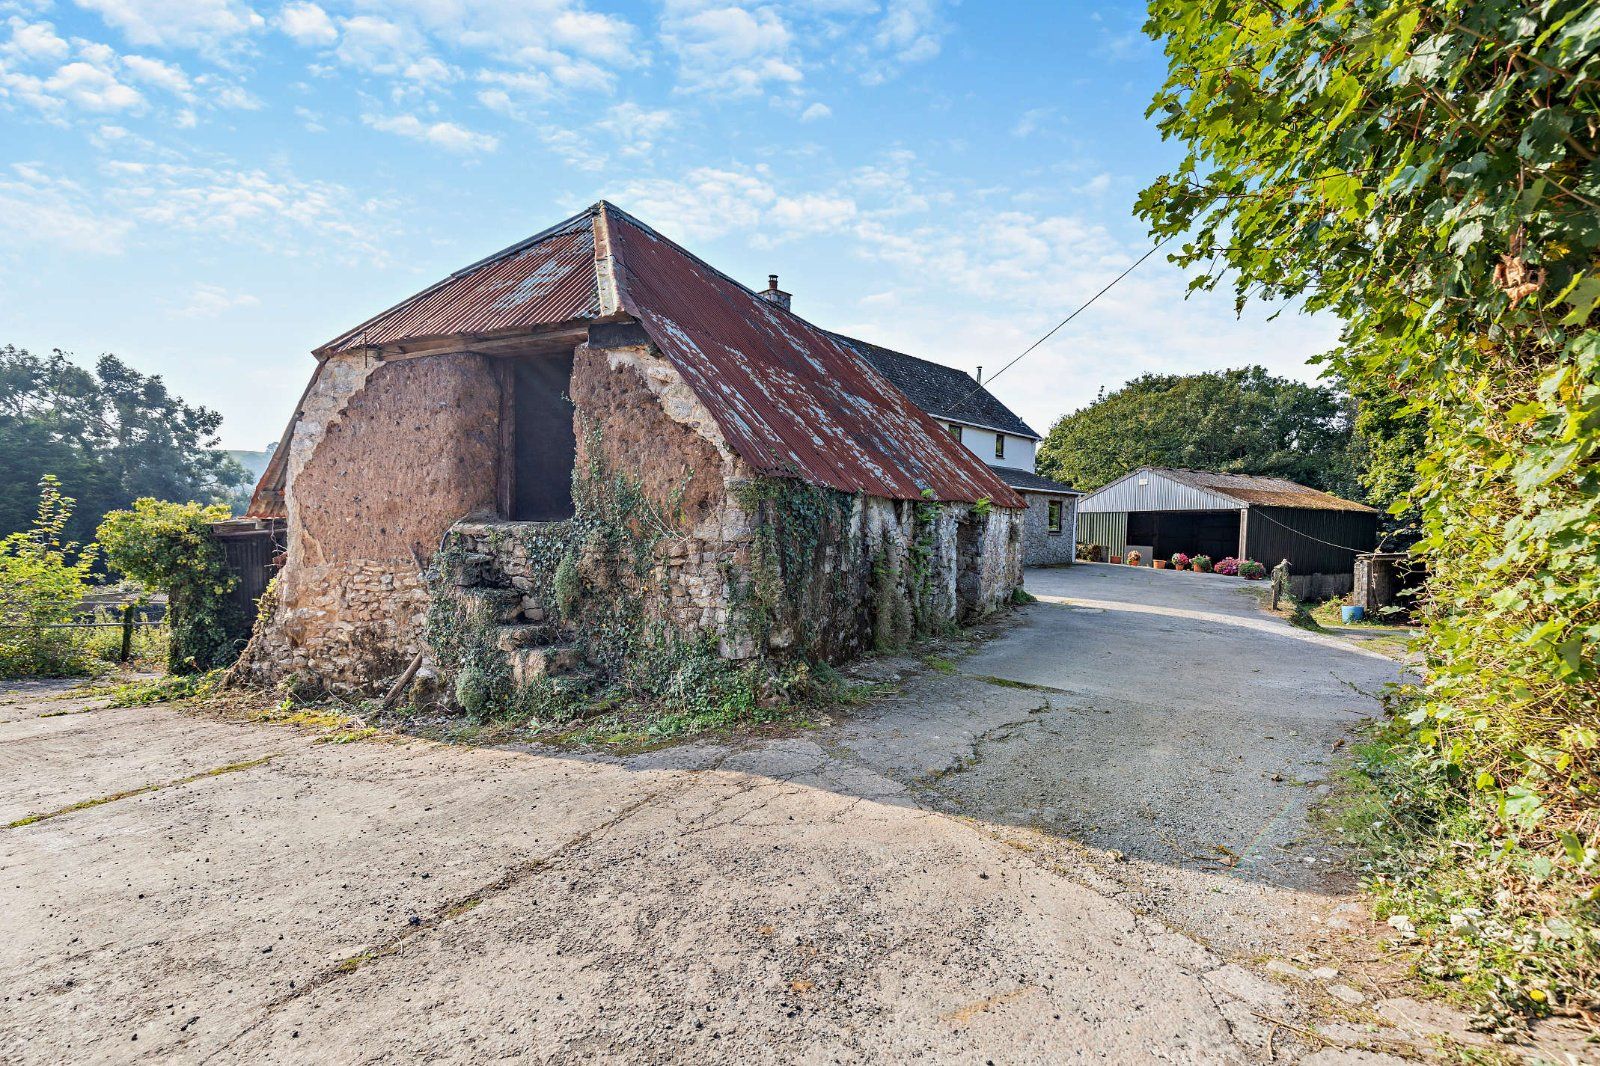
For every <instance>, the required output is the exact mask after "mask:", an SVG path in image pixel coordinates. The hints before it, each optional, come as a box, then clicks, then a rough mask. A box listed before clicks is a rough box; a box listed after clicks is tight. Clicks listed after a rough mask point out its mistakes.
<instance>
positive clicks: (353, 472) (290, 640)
mask: <svg viewBox="0 0 1600 1066" xmlns="http://www.w3.org/2000/svg"><path fill="white" fill-rule="evenodd" d="M302 412H303V413H302V417H301V418H300V420H299V421H298V423H297V424H296V426H295V430H294V434H293V436H292V438H291V440H290V443H289V448H290V453H289V456H288V470H287V485H288V491H287V494H286V496H287V502H288V520H287V536H288V557H287V559H286V561H285V565H284V568H283V570H282V572H281V573H280V574H279V576H278V578H277V580H276V581H275V582H274V584H273V587H272V588H271V590H270V591H269V594H268V595H269V597H270V599H269V602H268V603H267V604H266V610H265V611H264V612H263V618H262V620H261V621H260V622H259V623H258V625H257V628H256V631H255V634H254V635H253V636H252V638H251V641H250V645H249V647H248V648H246V650H245V653H244V655H243V657H242V658H241V660H240V665H239V671H240V674H241V675H242V676H244V677H248V678H252V679H255V680H260V681H277V680H280V679H283V678H285V677H288V676H290V675H293V674H297V673H298V674H305V675H306V676H307V678H308V679H311V678H313V677H314V678H315V679H316V680H318V681H320V682H322V683H324V684H327V685H329V686H331V687H335V688H339V687H349V686H351V685H357V684H360V683H362V682H364V681H366V682H369V681H370V679H372V678H381V677H385V676H388V675H391V674H393V673H396V672H397V671H398V670H399V669H400V668H402V667H403V666H404V664H405V663H406V661H407V660H409V659H410V658H411V656H412V655H414V654H415V653H416V651H417V650H418V649H419V648H420V647H421V641H422V626H423V621H424V616H425V613H426V610H427V589H426V587H425V582H424V580H423V576H422V572H423V570H424V569H425V568H426V566H427V562H428V560H429V558H431V557H432V555H433V553H434V551H435V550H437V548H438V545H439V539H440V537H442V536H443V535H444V532H445V530H447V529H448V528H449V527H450V526H451V525H452V524H453V523H455V522H456V521H459V520H460V519H461V518H463V517H465V516H467V515H469V514H473V513H488V512H490V511H492V509H493V507H494V485H495V480H496V476H495V471H496V470H497V466H498V463H499V455H500V453H499V447H498V436H497V428H496V427H497V426H498V422H499V387H498V385H497V383H496V379H495V375H494V373H493V370H492V367H491V366H490V365H489V362H488V360H486V359H484V358H483V357H482V356H477V355H445V356H438V357H434V358H428V359H407V360H399V361H393V362H384V361H380V360H376V359H373V358H371V357H369V356H367V355H365V354H362V353H351V354H346V355H338V356H333V357H331V358H330V359H328V360H327V361H326V363H324V364H323V366H322V367H321V368H320V372H319V373H318V375H317V382H316V385H315V386H314V388H313V389H312V391H311V392H310V394H309V395H308V396H307V397H306V400H305V402H304V404H303V406H302ZM397 664H398V665H397Z"/></svg>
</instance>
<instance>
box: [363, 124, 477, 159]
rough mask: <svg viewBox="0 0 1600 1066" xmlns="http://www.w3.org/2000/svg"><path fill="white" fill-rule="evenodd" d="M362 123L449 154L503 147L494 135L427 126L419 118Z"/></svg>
mask: <svg viewBox="0 0 1600 1066" xmlns="http://www.w3.org/2000/svg"><path fill="white" fill-rule="evenodd" d="M361 121H362V122H365V123H366V124H367V125H368V126H371V127H372V128H373V129H375V130H382V131H383V132H385V133H394V134H398V135H399V136H401V137H410V138H412V139H414V140H418V141H426V142H427V143H429V144H432V145H437V146H438V147H440V148H443V149H445V150H446V151H450V152H460V153H473V152H492V151H494V150H495V149H496V148H498V147H500V139H499V138H498V137H496V136H494V135H493V134H488V133H478V132H476V131H475V130H469V129H467V128H466V127H465V126H461V125H458V124H456V123H454V122H445V121H438V122H425V121H423V120H422V119H420V118H418V117H417V116H416V115H362V116H361Z"/></svg>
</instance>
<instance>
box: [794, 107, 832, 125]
mask: <svg viewBox="0 0 1600 1066" xmlns="http://www.w3.org/2000/svg"><path fill="white" fill-rule="evenodd" d="M831 114H833V108H831V107H829V106H828V105H827V104H822V103H816V104H812V105H811V106H810V107H808V108H806V109H805V110H804V111H802V112H800V121H801V122H815V121H817V120H818V119H823V118H827V117H828V116H829V115H831Z"/></svg>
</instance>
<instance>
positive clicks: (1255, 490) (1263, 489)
mask: <svg viewBox="0 0 1600 1066" xmlns="http://www.w3.org/2000/svg"><path fill="white" fill-rule="evenodd" d="M1141 469H1143V470H1147V471H1149V472H1150V473H1152V474H1159V475H1160V476H1162V477H1165V478H1169V479H1171V480H1173V481H1176V482H1177V483H1178V484H1180V485H1188V486H1189V487H1190V488H1194V489H1200V490H1202V491H1205V492H1216V493H1220V494H1222V495H1223V496H1227V497H1229V498H1231V499H1235V500H1238V501H1239V502H1240V503H1245V504H1251V505H1259V506H1262V507H1301V508H1305V509H1306V510H1311V511H1369V512H1372V513H1374V514H1376V513H1377V512H1376V511H1374V510H1373V508H1371V507H1368V506H1367V505H1366V504H1362V503H1356V502H1355V501H1354V500H1345V499H1340V498H1339V497H1338V496H1334V495H1332V494H1331V493H1327V492H1323V491H1322V490H1321V489H1313V488H1307V487H1306V486H1305V485H1301V484H1299V483H1298V482H1294V481H1290V480H1288V479H1287V478H1281V477H1264V476H1262V475H1259V474H1220V473H1217V472H1215V471H1212V470H1187V469H1183V468H1181V467H1167V466H1151V467H1142V468H1141ZM1137 472H1138V471H1135V473H1137Z"/></svg>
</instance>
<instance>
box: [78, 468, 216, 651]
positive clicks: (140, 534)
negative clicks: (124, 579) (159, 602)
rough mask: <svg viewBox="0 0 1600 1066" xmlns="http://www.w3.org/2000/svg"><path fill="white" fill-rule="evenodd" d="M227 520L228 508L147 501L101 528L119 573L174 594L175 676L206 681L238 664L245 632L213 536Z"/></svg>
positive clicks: (170, 618) (115, 514)
mask: <svg viewBox="0 0 1600 1066" xmlns="http://www.w3.org/2000/svg"><path fill="white" fill-rule="evenodd" d="M227 517H228V509H227V507H225V506H223V505H221V504H212V505H210V506H202V505H201V504H198V503H163V502H161V501H159V500H152V499H139V500H135V501H134V502H133V507H132V508H130V509H128V510H117V511H112V512H111V513H110V514H108V515H106V516H105V520H104V521H102V522H101V523H100V529H99V534H98V537H99V541H100V546H101V548H102V549H103V550H104V551H105V555H106V562H107V563H108V564H110V566H111V568H112V569H113V570H116V571H118V572H119V573H122V574H126V575H127V576H128V577H131V578H133V579H134V580H135V581H137V582H139V583H140V584H142V585H144V586H145V587H146V588H151V589H160V590H161V591H163V592H165V593H166V594H167V624H168V625H169V626H170V627H171V630H172V641H171V643H170V645H169V649H168V658H167V669H168V671H170V672H171V673H174V674H191V673H203V672H204V671H206V670H212V669H215V668H217V667H220V666H227V665H228V664H229V663H231V662H233V660H234V659H235V658H237V657H238V652H239V647H240V643H241V641H240V639H239V637H238V636H237V635H236V634H237V633H238V631H239V628H240V627H239V626H238V625H237V624H236V622H237V621H238V620H237V619H236V618H234V617H233V615H234V612H233V610H232V608H231V606H230V604H229V601H228V593H229V592H230V591H232V589H233V585H234V581H235V578H234V577H233V575H232V574H230V573H229V572H228V567H227V563H226V561H225V560H224V558H223V554H222V545H220V544H219V543H217V539H216V538H215V537H213V536H212V535H211V531H210V529H209V528H208V527H209V526H210V524H211V523H212V522H218V521H221V520H222V519H224V518H227Z"/></svg>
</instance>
